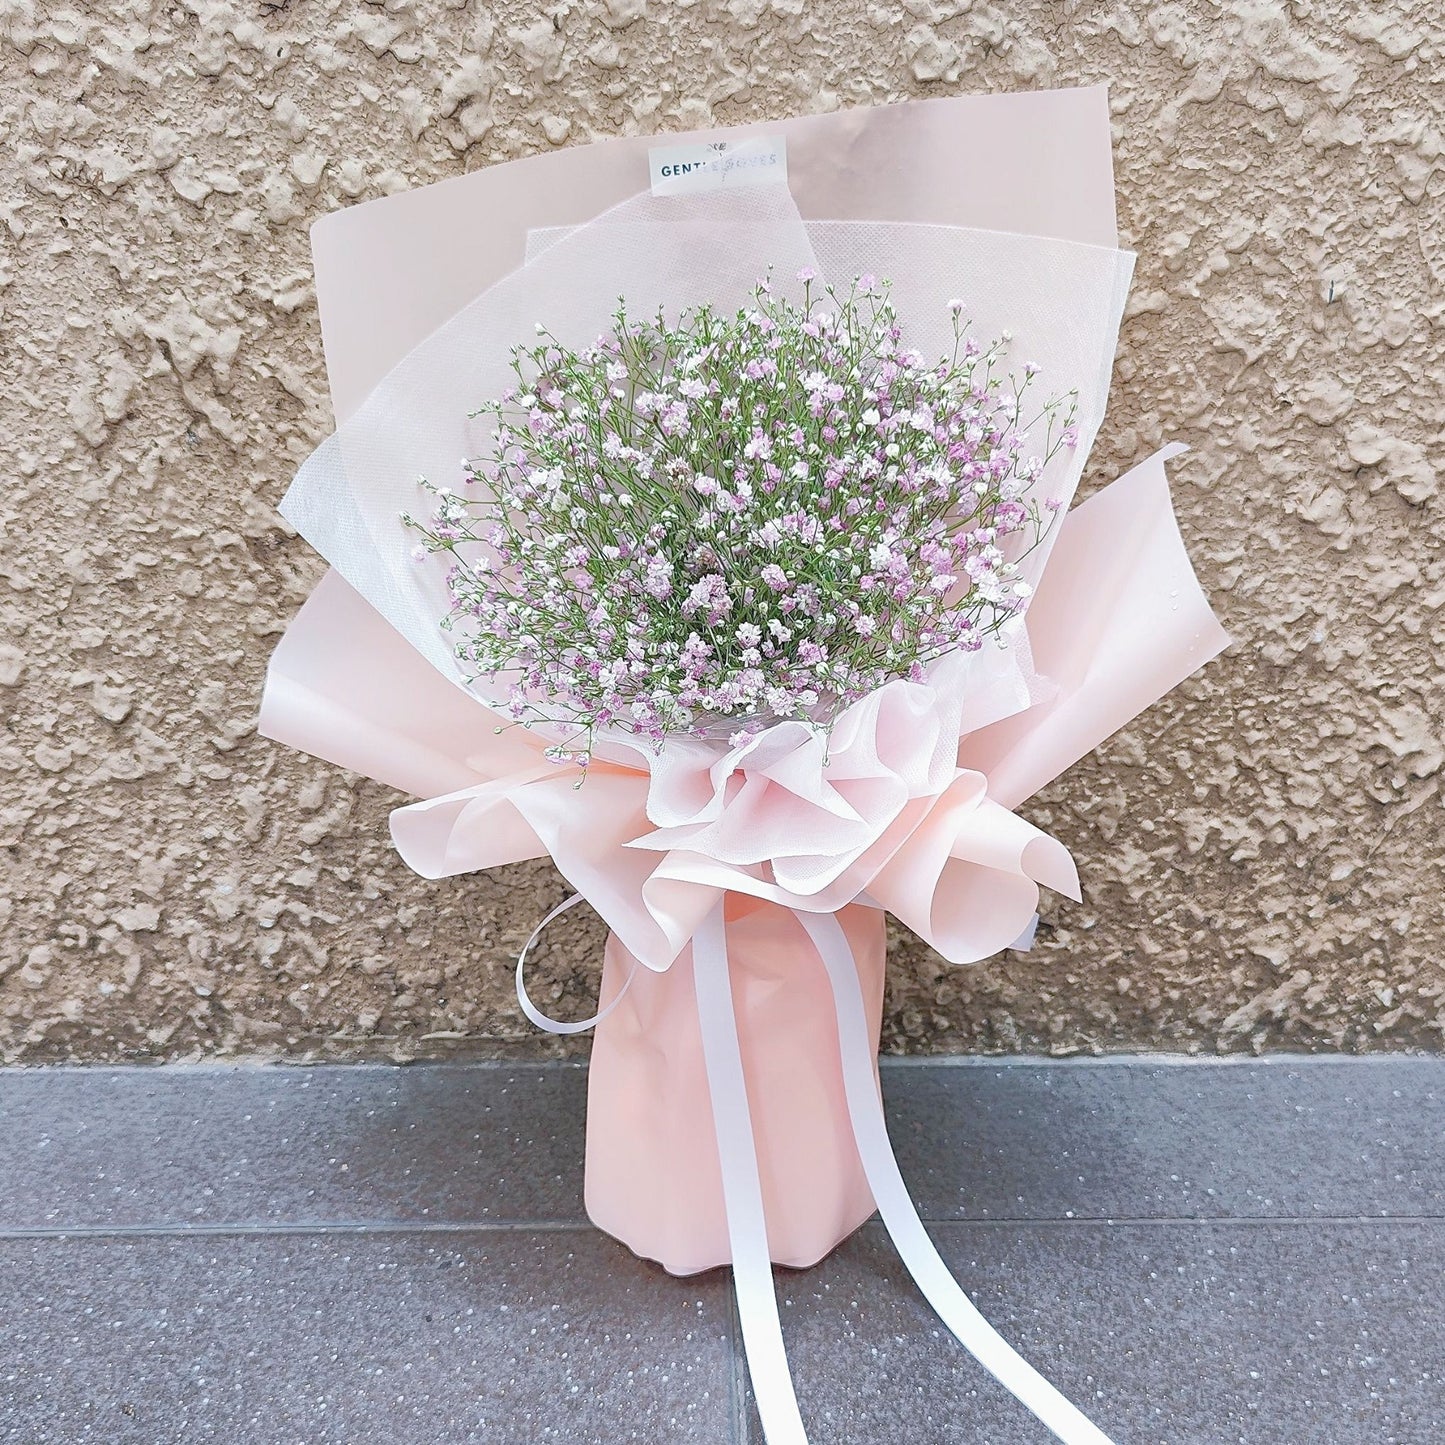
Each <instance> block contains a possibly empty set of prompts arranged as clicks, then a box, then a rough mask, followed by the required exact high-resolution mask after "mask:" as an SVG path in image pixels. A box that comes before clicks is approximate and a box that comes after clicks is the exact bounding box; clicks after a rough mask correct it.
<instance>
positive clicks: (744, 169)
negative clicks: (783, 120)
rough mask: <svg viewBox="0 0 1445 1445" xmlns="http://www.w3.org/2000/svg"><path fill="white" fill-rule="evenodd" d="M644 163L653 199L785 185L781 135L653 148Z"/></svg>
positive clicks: (785, 159)
mask: <svg viewBox="0 0 1445 1445" xmlns="http://www.w3.org/2000/svg"><path fill="white" fill-rule="evenodd" d="M647 160H648V165H649V167H650V169H651V171H652V194H653V195H654V196H682V195H691V194H693V193H695V192H697V191H720V190H722V189H723V188H724V187H725V186H755V185H758V184H760V183H762V182H764V181H772V182H777V181H782V182H783V183H784V184H786V183H787V180H788V149H787V146H786V145H785V144H784V141H783V138H782V136H754V137H750V138H748V139H747V140H738V141H726V140H719V141H700V142H698V143H697V144H695V145H684V146H656V147H654V148H653V149H652V150H650V151H648V153H647Z"/></svg>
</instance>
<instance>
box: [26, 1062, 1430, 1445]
mask: <svg viewBox="0 0 1445 1445" xmlns="http://www.w3.org/2000/svg"><path fill="white" fill-rule="evenodd" d="M883 1080H884V1091H885V1094H886V1096H887V1102H888V1112H889V1118H890V1126H891V1129H892V1133H893V1138H894V1141H895V1145H896V1147H897V1150H898V1154H899V1159H900V1163H901V1165H902V1168H903V1171H904V1174H905V1176H906V1177H907V1178H908V1180H909V1182H910V1185H911V1186H912V1189H913V1192H914V1195H915V1198H916V1199H917V1200H918V1201H919V1204H920V1208H921V1211H922V1212H923V1214H924V1215H925V1217H927V1218H929V1219H930V1220H931V1221H932V1223H931V1225H930V1228H931V1230H932V1232H933V1234H934V1236H935V1238H936V1239H937V1240H938V1242H939V1246H940V1249H941V1250H942V1252H943V1254H944V1255H945V1257H946V1258H947V1259H948V1260H949V1261H950V1263H951V1264H952V1265H953V1266H954V1268H955V1269H956V1271H957V1274H958V1277H959V1279H960V1280H961V1281H962V1282H963V1284H964V1285H965V1287H966V1288H967V1289H968V1290H969V1291H970V1292H971V1293H972V1295H973V1297H974V1298H975V1299H976V1300H977V1302H978V1303H979V1305H980V1307H981V1308H982V1309H983V1310H984V1311H985V1313H986V1314H987V1315H988V1316H989V1317H990V1318H991V1319H992V1320H993V1321H994V1322H995V1323H996V1324H997V1325H998V1326H999V1327H1000V1329H1001V1330H1002V1331H1003V1332H1004V1334H1005V1336H1006V1337H1007V1338H1008V1339H1009V1340H1010V1341H1011V1342H1013V1343H1015V1344H1016V1345H1017V1346H1018V1347H1019V1348H1020V1350H1021V1351H1022V1352H1023V1353H1024V1354H1025V1355H1026V1356H1027V1357H1028V1358H1029V1359H1031V1360H1032V1361H1033V1362H1034V1363H1035V1364H1037V1365H1038V1366H1039V1367H1040V1368H1041V1369H1042V1370H1044V1371H1045V1373H1046V1374H1048V1375H1049V1376H1050V1378H1052V1379H1054V1380H1055V1381H1057V1382H1058V1383H1059V1384H1060V1386H1061V1387H1063V1388H1064V1389H1065V1390H1066V1391H1067V1392H1068V1393H1070V1394H1071V1396H1073V1397H1074V1398H1075V1399H1077V1400H1078V1402H1079V1403H1080V1404H1082V1405H1084V1406H1086V1407H1087V1408H1088V1409H1089V1410H1090V1411H1091V1413H1093V1414H1095V1415H1096V1416H1097V1418H1098V1419H1099V1421H1100V1423H1101V1424H1102V1425H1104V1426H1105V1428H1107V1429H1108V1430H1109V1431H1110V1432H1111V1434H1112V1435H1113V1437H1114V1438H1115V1440H1116V1445H1143V1442H1149V1445H1221V1442H1222V1445H1296V1442H1299V1445H1441V1442H1442V1441H1445V1407H1442V1402H1445V1305H1442V1303H1441V1299H1442V1295H1441V1292H1440V1291H1439V1290H1438V1281H1439V1279H1440V1278H1441V1277H1442V1268H1445V1119H1442V1109H1441V1103H1442V1099H1445V1059H1436V1058H1420V1057H1409V1058H1380V1059H1330V1060H1324V1059H1278V1058H1276V1059H1268V1060H1261V1061H1245V1062H1220V1063H1190V1064H1186V1063H1181V1062H1178V1061H1160V1060H1157V1059H1116V1060H1106V1061H1089V1060H1071V1061H1062V1062H1061V1061H1043V1060H1033V1061H1009V1062H995V1061H990V1062H982V1061H952V1062H950V1061H941V1062H929V1063H926V1064H925V1063H915V1062H911V1061H909V1062H898V1063H889V1062H885V1064H884V1068H883ZM585 1098H586V1073H585V1070H584V1069H582V1068H579V1067H577V1066H576V1065H571V1064H563V1063H543V1064H536V1065H519V1064H503V1065H497V1064H487V1065H470V1064H440V1065H409V1066H406V1067H401V1068H398V1067H390V1066H334V1067H318V1068H287V1067H278V1066H238V1067H220V1066H206V1067H195V1068H184V1067H183V1068H130V1069H94V1070H92V1069H69V1068H59V1069H44V1070H18V1071H17V1070H10V1071H0V1321H3V1324H4V1335H3V1337H0V1445H80V1442H99V1445H170V1442H172V1441H181V1440H186V1441H215V1442H218V1445H220V1442H228V1445H229V1442H245V1445H293V1442H294V1445H330V1442H347V1445H373V1442H375V1445H432V1442H436V1445H443V1442H447V1445H450V1442H470V1441H487V1442H492V1445H533V1442H537V1441H558V1442H580V1445H586V1442H589V1441H594V1440H595V1441H608V1442H611V1441H630V1440H642V1441H648V1442H668V1441H674V1440H676V1441H683V1442H687V1441H693V1440H697V1441H707V1442H709V1445H760V1436H759V1434H758V1431H757V1425H756V1420H755V1418H754V1417H753V1416H752V1413H751V1412H752V1407H751V1403H750V1401H749V1398H748V1394H747V1382H746V1370H745V1365H744V1361H743V1357H742V1352H741V1348H740V1341H739V1340H738V1338H737V1331H736V1322H735V1314H734V1310H733V1308H732V1305H731V1301H730V1298H729V1284H728V1281H727V1278H726V1276H725V1274H723V1273H720V1272H719V1273H714V1274H712V1275H709V1276H705V1277H702V1278H701V1279H697V1280H689V1281H678V1280H674V1279H671V1278H670V1277H668V1276H666V1275H664V1274H663V1273H662V1272H661V1271H659V1270H657V1269H656V1268H655V1267H653V1266H649V1265H646V1264H644V1263H642V1262H640V1261H638V1260H636V1259H634V1258H633V1257H632V1256H631V1255H630V1254H628V1253H627V1252H626V1251H625V1250H623V1249H622V1248H621V1247H620V1246H618V1245H616V1244H614V1243H613V1242H612V1241H610V1240H607V1239H606V1238H604V1237H602V1236H601V1235H599V1234H597V1233H596V1232H595V1231H593V1230H591V1229H590V1228H589V1227H587V1226H585V1222H584V1218H583V1210H582V1202H581V1184H582V1151H583V1129H584V1117H585ZM778 1281H779V1293H780V1297H781V1298H782V1299H783V1301H784V1303H783V1314H784V1319H785V1328H786V1331H787V1336H788V1343H789V1347H790V1355H791V1359H792V1363H793V1368H794V1371H795V1374H796V1376H797V1380H798V1386H799V1394H800V1396H801V1398H802V1401H803V1407H804V1411H805V1415H806V1417H807V1419H808V1421H809V1424H810V1428H811V1431H812V1434H811V1436H810V1439H811V1441H812V1445H830V1442H847V1445H875V1442H877V1445H894V1442H897V1441H908V1442H910V1445H915V1442H916V1445H935V1442H937V1445H953V1442H955V1441H956V1442H960V1445H962V1442H967V1445H1031V1442H1038V1445H1044V1442H1045V1441H1046V1440H1047V1439H1048V1436H1047V1434H1046V1433H1045V1432H1044V1431H1043V1429H1042V1427H1041V1426H1039V1425H1038V1424H1037V1422H1035V1421H1034V1420H1033V1419H1032V1417H1031V1416H1029V1415H1028V1414H1027V1413H1026V1412H1025V1411H1023V1410H1022V1409H1021V1408H1020V1407H1019V1406H1018V1405H1017V1404H1016V1403H1015V1402H1014V1401H1012V1400H1011V1399H1010V1398H1009V1397H1007V1396H1006V1395H1004V1394H1003V1392H1002V1391H1001V1390H999V1388H998V1387H997V1386H995V1385H994V1384H993V1383H992V1382H991V1381H990V1380H989V1379H988V1377H987V1376H985V1375H984V1374H983V1373H982V1372H981V1371H980V1370H979V1369H978V1368H977V1367H976V1366H975V1365H974V1364H973V1363H972V1362H971V1361H970V1360H969V1359H968V1357H967V1356H966V1355H965V1354H964V1353H963V1352H962V1351H961V1350H960V1348H959V1347H958V1346H957V1345H956V1344H955V1343H954V1342H953V1341H952V1339H951V1337H949V1336H948V1335H947V1333H946V1332H945V1331H944V1330H943V1329H942V1327H941V1326H940V1325H939V1324H938V1322H937V1321H936V1320H935V1319H934V1318H933V1316H932V1315H931V1314H930V1312H929V1310H928V1308H927V1306H926V1305H925V1304H924V1302H923V1301H922V1299H921V1297H919V1296H918V1294H917V1293H916V1291H915V1290H914V1288H913V1286H912V1284H911V1282H910V1281H909V1280H908V1279H907V1278H906V1276H905V1275H904V1273H903V1271H902V1268H901V1266H900V1265H899V1263H898V1261H897V1259H896V1257H895V1256H894V1254H893V1252H892V1249H891V1247H890V1246H889V1244H888V1242H887V1239H886V1236H885V1235H884V1234H883V1232H882V1230H881V1228H880V1226H878V1225H877V1224H876V1223H874V1224H870V1225H869V1226H867V1227H865V1229H864V1230H863V1231H862V1232H861V1233H860V1234H859V1235H857V1236H855V1238H854V1239H853V1240H852V1241H850V1242H849V1243H848V1244H847V1245H845V1246H844V1248H843V1249H841V1250H840V1251H839V1252H838V1253H837V1254H836V1255H835V1256H833V1257H832V1258H831V1259H830V1260H828V1261H826V1262H825V1263H824V1264H823V1265H822V1266H820V1267H819V1268H817V1269H816V1270H813V1271H808V1272H803V1273H795V1272H791V1271H780V1272H779V1276H778Z"/></svg>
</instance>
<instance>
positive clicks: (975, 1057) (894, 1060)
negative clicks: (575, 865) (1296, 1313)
mask: <svg viewBox="0 0 1445 1445" xmlns="http://www.w3.org/2000/svg"><path fill="white" fill-rule="evenodd" d="M1401 1063H1412V1064H1420V1063H1429V1064H1432V1065H1434V1066H1435V1067H1437V1068H1439V1069H1441V1070H1442V1071H1445V1059H1442V1058H1441V1056H1440V1055H1438V1054H1433V1053H1427V1052H1425V1051H1423V1050H1413V1051H1402V1050H1394V1051H1386V1052H1371V1053H1365V1054H1342V1053H1287V1052H1278V1053H1267V1054H1177V1053H1118V1054H1110V1053H1105V1054H1069V1055H1065V1056H1063V1057H1060V1058H1056V1057H1054V1056H1052V1055H1048V1054H883V1055H882V1056H880V1058H879V1064H880V1066H881V1067H882V1068H883V1069H884V1070H887V1071H891V1070H895V1069H896V1070H899V1071H900V1072H912V1071H915V1070H919V1069H940V1070H954V1069H1063V1070H1092V1069H1109V1068H1120V1069H1135V1068H1181V1069H1201V1070H1202V1069H1241V1068H1246V1067H1249V1066H1254V1067H1257V1068H1267V1069H1270V1070H1279V1069H1298V1068H1304V1069H1312V1068H1329V1067H1342V1066H1345V1065H1348V1066H1350V1067H1351V1068H1355V1069H1360V1068H1366V1067H1371V1068H1383V1067H1388V1066H1389V1065H1391V1064H1401ZM586 1068H587V1060H586V1059H585V1058H576V1059H535V1058H533V1059H528V1058H513V1059H456V1058H450V1059H425V1060H414V1061H411V1062H406V1063H398V1062H394V1061H389V1060H385V1059H357V1060H354V1061H346V1060H341V1061H328V1062H326V1063H307V1062H304V1061H302V1060H300V1059H273V1058H234V1059H205V1060H200V1061H179V1062H172V1063H52V1064H12V1065H6V1066H3V1067H0V1083H3V1081H4V1077H5V1076H6V1075H9V1076H10V1077H12V1078H16V1079H20V1078H40V1077H43V1076H44V1075H46V1074H51V1075H55V1074H92V1075H96V1076H100V1075H105V1074H110V1075H114V1074H136V1075H145V1074H153V1075H156V1076H164V1075H170V1076H173V1077H174V1076H177V1075H182V1074H190V1075H199V1074H208V1073H209V1074H223V1073H231V1074H234V1073H248V1074H256V1075H261V1074H266V1073H272V1074H276V1073H297V1074H300V1073H305V1074H324V1073H334V1074H342V1073H348V1074H362V1073H370V1074H380V1073H386V1074H402V1073H413V1074H415V1073H426V1072H429V1071H433V1070H435V1071H437V1072H445V1073H458V1072H465V1071H467V1070H469V1069H475V1070H478V1071H483V1072H496V1071H499V1070H507V1069H512V1070H528V1069H536V1070H541V1071H545V1072H548V1073H551V1072H572V1073H575V1072H578V1071H581V1070H585V1069H586Z"/></svg>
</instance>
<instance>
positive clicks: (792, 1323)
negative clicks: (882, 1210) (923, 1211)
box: [740, 1221, 1445, 1445]
mask: <svg viewBox="0 0 1445 1445" xmlns="http://www.w3.org/2000/svg"><path fill="white" fill-rule="evenodd" d="M932 1234H933V1237H934V1239H935V1241H936V1242H937V1244H938V1246H939V1251H940V1253H941V1254H942V1255H943V1257H944V1258H945V1259H946V1260H947V1261H948V1264H949V1266H950V1267H951V1268H952V1270H953V1272H954V1276H955V1278H956V1279H957V1280H958V1281H959V1283H960V1284H962V1285H963V1287H964V1288H965V1289H966V1290H967V1291H968V1292H969V1294H970V1296H971V1297H972V1298H973V1300H974V1303H975V1304H977V1305H978V1306H979V1308H980V1309H981V1310H982V1311H983V1313H984V1315H985V1316H986V1317H987V1318H988V1319H989V1321H990V1322H991V1323H992V1324H993V1325H994V1326H995V1327H996V1328H997V1329H999V1330H1000V1331H1001V1332H1002V1334H1003V1335H1004V1337H1005V1338H1006V1339H1007V1340H1008V1341H1009V1343H1010V1344H1012V1345H1013V1346H1014V1347H1015V1348H1016V1349H1017V1350H1019V1352H1020V1353H1021V1354H1022V1355H1023V1356H1024V1357H1025V1358H1026V1359H1027V1360H1029V1361H1030V1363H1032V1364H1034V1365H1035V1366H1037V1367H1038V1368H1039V1369H1040V1370H1042V1371H1043V1373H1044V1374H1045V1375H1046V1376H1047V1377H1048V1378H1049V1379H1050V1380H1052V1381H1053V1383H1054V1384H1055V1385H1057V1386H1058V1387H1059V1388H1060V1389H1061V1390H1063V1391H1064V1393H1065V1394H1066V1395H1067V1396H1068V1397H1069V1398H1070V1399H1071V1400H1072V1401H1073V1402H1074V1403H1075V1404H1076V1405H1078V1406H1079V1407H1080V1408H1081V1409H1083V1410H1084V1411H1085V1412H1086V1413H1087V1414H1089V1415H1090V1417H1091V1418H1092V1419H1093V1420H1094V1421H1095V1423H1096V1424H1098V1425H1099V1427H1100V1428H1101V1429H1103V1430H1105V1431H1106V1433H1108V1434H1109V1436H1110V1438H1111V1439H1112V1440H1113V1441H1114V1442H1115V1445H1440V1442H1441V1441H1445V1299H1442V1294H1441V1291H1440V1288H1439V1282H1440V1279H1441V1277H1442V1271H1445V1230H1442V1229H1441V1228H1440V1227H1439V1226H1438V1225H1434V1224H1428V1225H1427V1224H1420V1223H1415V1222H1403V1221H1392V1222H1388V1223H1379V1222H1373V1221H1372V1222H1369V1223H1360V1224H1319V1223H1309V1224H1284V1223H1265V1224H1235V1223H1228V1222H1200V1223H1188V1224H1175V1223H1167V1222H1157V1223H1148V1224H1128V1225H1107V1224H1099V1223H1069V1224H1065V1225H1046V1224H1007V1225H1004V1224H998V1225H985V1224H961V1225H959V1224H956V1225H941V1226H936V1227H935V1228H934V1229H933V1230H932ZM777 1282H778V1287H779V1298H780V1301H781V1309H782V1315H783V1329H784V1333H785V1336H786V1338H787V1342H788V1351H789V1358H790V1360H791V1361H792V1366H793V1375H794V1379H795V1382H796V1384H797V1389H798V1395H799V1400H800V1403H801V1405H802V1409H803V1413H804V1419H805V1420H806V1422H807V1424H808V1426H809V1431H810V1433H809V1441H810V1445H859V1442H874V1441H877V1442H885V1441H888V1442H892V1441H908V1442H910V1445H1048V1442H1050V1441H1052V1440H1053V1438H1054V1437H1053V1436H1052V1435H1051V1434H1050V1432H1049V1431H1048V1430H1046V1429H1045V1428H1044V1427H1043V1426H1042V1425H1041V1424H1039V1423H1038V1421H1037V1420H1035V1419H1034V1417H1033V1416H1032V1415H1030V1414H1029V1413H1028V1412H1027V1411H1026V1410H1024V1409H1023V1407H1022V1406H1020V1405H1019V1404H1018V1403H1017V1402H1016V1401H1015V1400H1014V1399H1013V1398H1012V1397H1011V1396H1009V1395H1008V1394H1007V1393H1005V1391H1004V1390H1003V1389H1002V1388H1001V1387H1000V1386H998V1385H997V1384H995V1383H994V1381H993V1380H992V1379H991V1378H990V1377H989V1376H988V1375H986V1374H985V1373H984V1371H983V1370H982V1369H981V1368H980V1367H979V1366H978V1365H977V1364H975V1363H974V1361H973V1360H972V1359H971V1358H970V1357H969V1356H968V1355H967V1354H966V1353H965V1352H964V1351H963V1350H962V1349H961V1348H960V1347H959V1346H958V1344H957V1342H956V1341H954V1339H953V1337H952V1336H951V1335H949V1334H948V1333H947V1331H946V1330H944V1329H943V1328H942V1326H941V1325H940V1324H939V1322H938V1320H937V1318H936V1317H935V1316H934V1315H933V1314H932V1313H931V1311H930V1310H929V1308H928V1306H927V1304H926V1303H925V1302H924V1301H923V1299H922V1297H921V1296H920V1295H919V1294H918V1291H917V1290H916V1289H915V1288H914V1287H913V1285H912V1283H911V1281H909V1279H908V1277H907V1275H906V1273H905V1272H904V1270H903V1268H902V1266H901V1265H900V1264H899V1263H898V1260H897V1257H896V1255H894V1253H893V1250H892V1247H891V1245H890V1244H889V1241H888V1239H887V1236H886V1235H885V1234H884V1233H883V1232H882V1230H881V1227H879V1226H877V1225H870V1226H868V1227H867V1228H866V1229H865V1230H863V1231H862V1233H861V1234H859V1235H857V1236H855V1237H854V1239H852V1240H850V1241H849V1242H848V1243H847V1244H846V1245H845V1246H844V1247H843V1248H842V1249H841V1250H839V1251H838V1252H837V1253H836V1254H834V1255H833V1256H832V1257H831V1258H830V1259H828V1260H826V1261H825V1262H824V1263H823V1264H822V1265H820V1266H818V1267H817V1268H816V1269H815V1270H812V1271H808V1272H806V1273H802V1274H785V1273H783V1272H779V1275H778V1281H777ZM740 1384H741V1385H742V1386H743V1388H744V1390H745V1379H744V1380H740ZM746 1398H747V1401H748V1412H749V1421H748V1433H747V1435H746V1439H747V1440H748V1442H749V1445H762V1439H763V1437H762V1432H761V1429H760V1427H759V1425H758V1422H757V1415H756V1412H755V1410H754V1409H753V1406H752V1399H751V1392H746Z"/></svg>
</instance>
